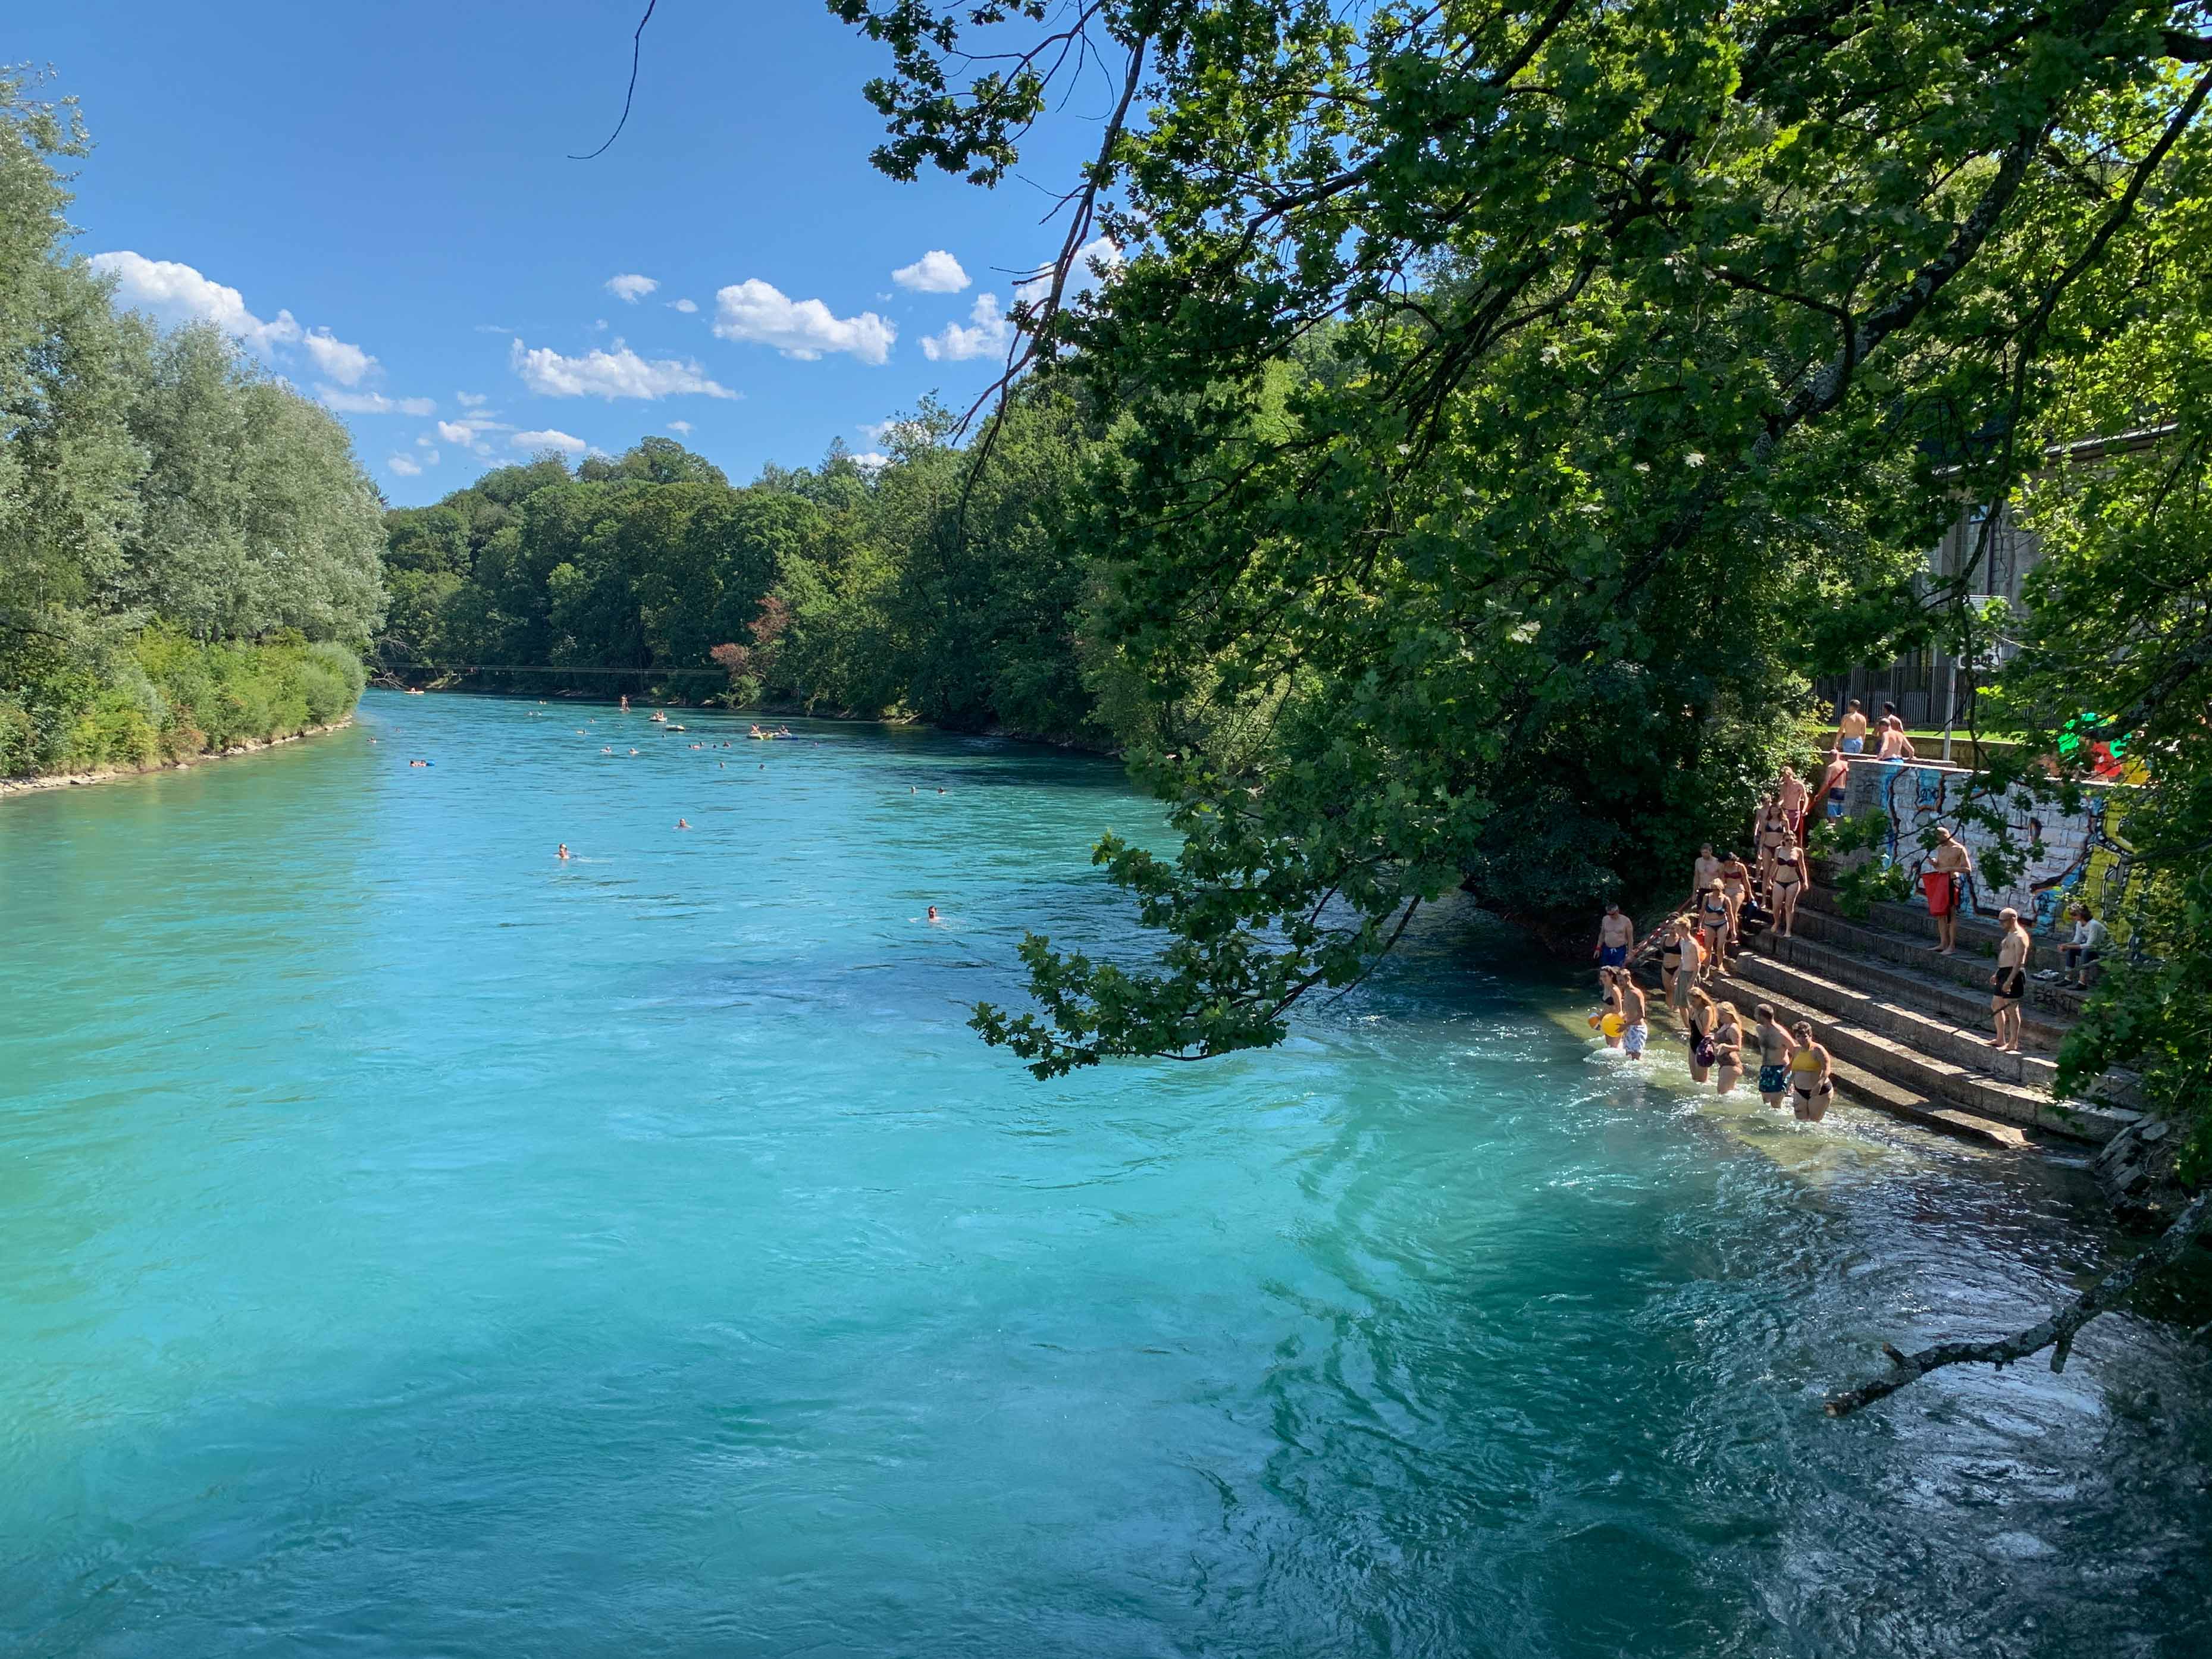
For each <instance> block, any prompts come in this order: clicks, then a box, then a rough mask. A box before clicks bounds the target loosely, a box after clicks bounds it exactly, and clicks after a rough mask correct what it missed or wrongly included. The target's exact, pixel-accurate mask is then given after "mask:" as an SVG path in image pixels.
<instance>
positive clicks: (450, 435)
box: [438, 421, 477, 444]
mask: <svg viewBox="0 0 2212 1659" xmlns="http://www.w3.org/2000/svg"><path fill="white" fill-rule="evenodd" d="M438 436H439V437H440V438H441V439H443V440H444V441H446V442H447V443H449V444H472V443H474V442H475V441H476V438H477V429H476V428H475V427H473V426H471V424H470V423H469V422H466V421H441V422H438Z"/></svg>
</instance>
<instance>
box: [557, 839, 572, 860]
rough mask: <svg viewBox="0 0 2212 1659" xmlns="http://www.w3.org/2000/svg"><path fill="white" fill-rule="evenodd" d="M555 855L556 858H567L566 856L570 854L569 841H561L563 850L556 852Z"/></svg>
mask: <svg viewBox="0 0 2212 1659" xmlns="http://www.w3.org/2000/svg"><path fill="white" fill-rule="evenodd" d="M553 856H554V857H555V858H556V859H565V858H567V857H568V842H565V841H564V842H562V843H561V850H560V851H559V852H557V853H556V854H553Z"/></svg>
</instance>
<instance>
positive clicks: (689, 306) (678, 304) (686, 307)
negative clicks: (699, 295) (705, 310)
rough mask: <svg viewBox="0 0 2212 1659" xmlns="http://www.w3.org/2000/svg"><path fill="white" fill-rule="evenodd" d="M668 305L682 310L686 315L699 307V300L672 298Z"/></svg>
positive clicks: (672, 309) (674, 309) (673, 309)
mask: <svg viewBox="0 0 2212 1659" xmlns="http://www.w3.org/2000/svg"><path fill="white" fill-rule="evenodd" d="M668 306H669V309H671V311H680V312H682V313H684V315H685V316H686V317H689V316H690V314H691V313H693V312H695V311H696V310H698V309H699V302H698V301H696V300H671V301H669V302H668Z"/></svg>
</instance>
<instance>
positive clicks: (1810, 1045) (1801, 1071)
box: [1790, 1019, 1836, 1123]
mask: <svg viewBox="0 0 2212 1659" xmlns="http://www.w3.org/2000/svg"><path fill="white" fill-rule="evenodd" d="M1790 1034H1791V1035H1792V1036H1795V1037H1796V1039H1797V1042H1796V1047H1795V1048H1791V1049H1790V1096H1791V1097H1792V1101H1793V1103H1794V1104H1795V1105H1796V1110H1797V1115H1798V1117H1799V1118H1800V1119H1801V1120H1802V1121H1804V1122H1807V1123H1818V1122H1819V1121H1820V1120H1821V1119H1822V1118H1824V1117H1826V1115H1828V1102H1829V1101H1830V1100H1831V1099H1832V1098H1833V1097H1834V1096H1835V1092H1836V1084H1835V1064H1836V1062H1835V1061H1834V1060H1833V1059H1832V1058H1831V1057H1830V1055H1829V1054H1828V1051H1827V1050H1826V1048H1822V1047H1821V1046H1820V1044H1819V1043H1817V1042H1814V1041H1813V1028H1812V1026H1811V1025H1809V1024H1807V1023H1806V1022H1805V1021H1803V1020H1802V1019H1801V1020H1799V1021H1798V1022H1797V1024H1795V1025H1793V1026H1791V1027H1790Z"/></svg>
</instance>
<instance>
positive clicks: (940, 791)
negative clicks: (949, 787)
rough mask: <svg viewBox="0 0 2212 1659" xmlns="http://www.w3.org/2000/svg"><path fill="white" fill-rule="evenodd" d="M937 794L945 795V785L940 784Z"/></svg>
mask: <svg viewBox="0 0 2212 1659" xmlns="http://www.w3.org/2000/svg"><path fill="white" fill-rule="evenodd" d="M937 793H939V794H940V795H941V794H943V793H945V786H944V785H943V784H941V783H940V784H939V785H938V786H937Z"/></svg>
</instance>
